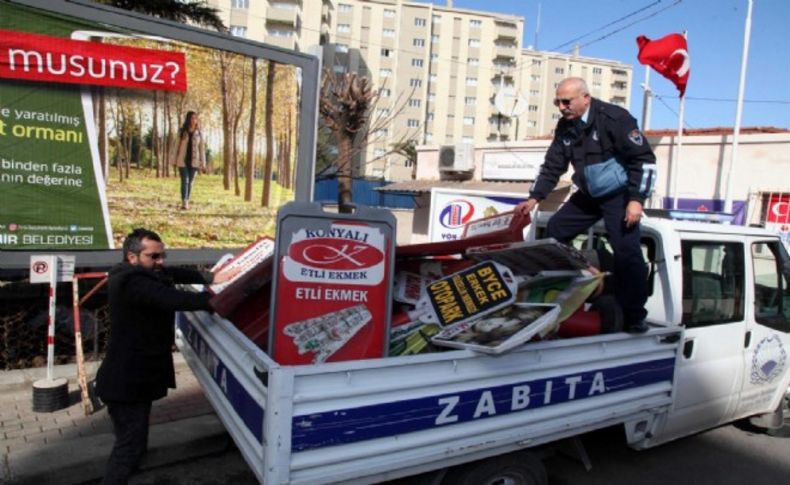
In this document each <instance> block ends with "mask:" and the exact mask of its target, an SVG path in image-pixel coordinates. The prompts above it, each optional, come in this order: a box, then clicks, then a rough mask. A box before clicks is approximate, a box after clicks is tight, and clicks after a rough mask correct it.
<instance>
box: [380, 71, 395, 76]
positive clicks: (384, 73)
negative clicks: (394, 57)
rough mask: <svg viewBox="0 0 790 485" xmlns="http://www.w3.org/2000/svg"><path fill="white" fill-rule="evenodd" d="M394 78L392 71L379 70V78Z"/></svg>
mask: <svg viewBox="0 0 790 485" xmlns="http://www.w3.org/2000/svg"><path fill="white" fill-rule="evenodd" d="M390 76H392V69H379V77H390Z"/></svg>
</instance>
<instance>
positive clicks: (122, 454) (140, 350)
mask: <svg viewBox="0 0 790 485" xmlns="http://www.w3.org/2000/svg"><path fill="white" fill-rule="evenodd" d="M165 257H166V255H165V245H164V244H163V243H162V239H161V238H160V237H159V235H158V234H156V233H155V232H153V231H149V230H147V229H135V230H134V231H132V232H131V233H130V234H129V235H128V236H126V239H125V240H124V242H123V262H122V263H121V264H119V265H117V266H115V267H114V268H112V269H111V270H110V276H109V280H108V288H109V289H108V296H109V307H110V341H109V344H108V346H107V355H106V356H105V358H104V361H103V362H102V364H101V367H99V371H98V373H97V375H96V393H97V395H98V396H99V397H100V398H101V399H102V401H103V402H104V403H105V404H107V409H108V411H109V413H110V418H111V419H112V423H113V429H114V432H115V445H114V446H113V449H112V453H111V454H110V459H109V461H108V463H107V470H106V473H105V477H104V482H103V483H106V484H125V483H126V482H127V480H128V478H129V476H130V475H131V474H132V472H134V470H135V469H136V468H137V466H138V465H139V464H140V460H141V459H142V456H143V454H144V453H145V450H146V448H147V446H148V418H149V415H150V413H151V404H152V402H153V401H155V400H157V399H160V398H162V397H165V395H167V389H168V388H175V387H176V382H175V371H174V369H173V357H172V346H173V343H174V338H175V312H176V311H179V310H184V311H188V310H208V311H211V306H210V305H209V299H210V298H211V294H210V293H208V292H201V293H197V292H192V291H184V290H178V289H176V288H175V284H176V283H203V284H211V283H222V282H224V281H227V280H229V279H230V278H232V277H233V276H235V274H236V273H237V271H225V272H220V273H217V274H216V275H215V274H212V273H209V272H199V271H196V270H192V269H187V268H166V267H165V265H164V261H165Z"/></svg>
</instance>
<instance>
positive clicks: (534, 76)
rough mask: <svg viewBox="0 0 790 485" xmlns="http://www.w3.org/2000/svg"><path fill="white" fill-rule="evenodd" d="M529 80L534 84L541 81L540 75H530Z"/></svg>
mask: <svg viewBox="0 0 790 485" xmlns="http://www.w3.org/2000/svg"><path fill="white" fill-rule="evenodd" d="M529 78H530V79H531V80H532V82H538V81H540V74H530V76H529Z"/></svg>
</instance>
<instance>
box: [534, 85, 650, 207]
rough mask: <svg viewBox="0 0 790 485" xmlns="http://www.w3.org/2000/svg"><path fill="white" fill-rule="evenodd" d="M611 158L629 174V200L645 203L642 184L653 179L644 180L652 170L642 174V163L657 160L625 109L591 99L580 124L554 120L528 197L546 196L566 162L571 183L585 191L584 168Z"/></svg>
mask: <svg viewBox="0 0 790 485" xmlns="http://www.w3.org/2000/svg"><path fill="white" fill-rule="evenodd" d="M610 158H615V159H617V161H618V162H620V164H621V165H622V166H623V168H625V171H626V173H627V174H628V196H629V199H630V200H637V201H639V202H644V200H645V195H646V193H645V192H646V190H645V187H646V186H647V187H652V185H653V184H654V183H655V181H654V180H645V178H646V177H652V176H654V172H653V171H651V172H649V173H644V172H643V169H642V166H643V164H655V163H656V157H655V155H654V154H653V150H652V149H651V148H650V144H649V143H648V142H647V139H645V137H644V135H642V133H641V132H640V131H639V129H638V127H637V125H636V120H635V119H634V117H633V116H631V114H630V113H628V111H627V110H625V109H623V108H621V107H619V106H616V105H614V104H610V103H605V102H603V101H601V100H599V99H595V98H592V100H591V102H590V112H589V114H588V116H587V123H586V124H585V125H584V126H583V127H580V126H578V125H577V124H576V123H575V122H574V121H569V120H566V119H564V118H562V119H560V121H559V122H558V123H557V128H556V129H555V131H554V140H553V141H552V142H551V146H549V149H548V151H547V152H546V158H545V161H544V162H543V165H542V166H541V167H540V175H538V178H537V180H535V184H534V185H533V186H532V191H531V193H530V197H532V198H534V199H537V200H543V199H545V198H546V197H547V196H548V195H549V193H551V191H552V190H554V187H555V186H556V185H557V181H558V180H559V178H560V177H561V176H562V174H564V173H565V172H566V171H567V170H568V163H571V164H573V171H574V173H573V183H574V184H576V186H577V187H579V188H580V189H581V190H583V191H585V192H586V191H587V181H586V180H585V178H584V167H585V166H587V165H592V164H596V163H601V162H605V161H607V160H609V159H610ZM653 166H655V165H653Z"/></svg>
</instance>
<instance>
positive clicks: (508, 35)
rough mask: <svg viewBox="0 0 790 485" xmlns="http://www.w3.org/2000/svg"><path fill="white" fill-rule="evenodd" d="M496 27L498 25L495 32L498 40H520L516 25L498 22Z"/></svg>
mask: <svg viewBox="0 0 790 485" xmlns="http://www.w3.org/2000/svg"><path fill="white" fill-rule="evenodd" d="M495 25H496V28H495V32H496V38H497V39H512V40H517V39H518V38H519V34H518V27H516V25H515V24H510V23H505V22H496V23H495Z"/></svg>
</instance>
